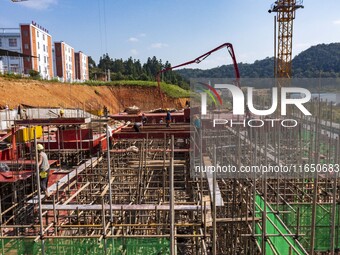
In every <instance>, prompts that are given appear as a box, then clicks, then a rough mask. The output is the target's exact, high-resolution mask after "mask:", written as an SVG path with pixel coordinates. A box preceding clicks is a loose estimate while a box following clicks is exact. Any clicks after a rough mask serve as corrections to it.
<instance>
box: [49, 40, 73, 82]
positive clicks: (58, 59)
mask: <svg viewBox="0 0 340 255" xmlns="http://www.w3.org/2000/svg"><path fill="white" fill-rule="evenodd" d="M54 63H55V64H54V67H55V75H56V76H57V77H58V78H59V79H61V80H62V81H64V82H73V81H74V80H75V75H76V74H75V56H74V49H73V48H72V47H71V46H70V45H68V44H66V43H65V42H63V41H61V42H54Z"/></svg>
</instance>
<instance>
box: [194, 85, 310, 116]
mask: <svg viewBox="0 0 340 255" xmlns="http://www.w3.org/2000/svg"><path fill="white" fill-rule="evenodd" d="M200 84H202V85H205V86H207V87H208V89H209V90H210V91H212V92H213V93H214V94H215V95H216V97H217V98H218V99H219V102H220V104H221V105H222V99H221V97H220V95H219V94H218V92H217V91H216V89H228V90H229V91H230V92H231V94H232V98H233V114H234V115H245V114H246V113H245V105H247V106H248V109H249V111H250V112H251V113H253V114H255V115H259V116H265V115H270V114H273V113H274V112H275V111H276V109H277V106H278V100H279V98H278V97H279V92H281V93H280V94H281V98H280V100H281V104H280V105H281V115H283V116H285V115H287V105H295V106H296V107H297V108H298V109H299V110H300V111H301V112H302V113H303V114H304V115H306V116H310V115H312V114H311V113H310V112H309V111H308V110H307V109H306V108H305V107H304V106H303V104H304V103H307V102H309V101H310V100H311V98H312V95H311V93H310V91H309V90H307V89H304V88H298V87H282V88H281V89H280V90H279V88H272V105H271V107H270V108H269V109H266V110H258V109H256V108H255V107H254V103H253V94H254V93H253V88H252V87H247V102H245V96H244V93H243V91H242V90H241V89H240V88H239V87H237V86H235V85H231V84H216V85H215V88H213V87H212V86H210V85H207V84H204V83H200ZM200 94H201V113H202V115H206V114H207V93H206V92H201V93H200ZM290 94H299V95H304V97H302V98H289V95H290Z"/></svg>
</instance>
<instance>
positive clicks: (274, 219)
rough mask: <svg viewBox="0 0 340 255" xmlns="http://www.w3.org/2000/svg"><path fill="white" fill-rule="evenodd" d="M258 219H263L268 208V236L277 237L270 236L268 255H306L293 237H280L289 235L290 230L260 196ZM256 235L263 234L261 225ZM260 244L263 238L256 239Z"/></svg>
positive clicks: (257, 200)
mask: <svg viewBox="0 0 340 255" xmlns="http://www.w3.org/2000/svg"><path fill="white" fill-rule="evenodd" d="M256 207H257V208H256V211H257V213H256V217H259V218H261V217H262V211H263V210H264V209H265V208H266V211H267V220H266V234H267V235H271V234H275V235H277V236H268V238H267V242H266V254H267V255H271V254H292V255H297V254H298V255H300V254H306V253H305V252H304V251H303V250H302V249H301V248H300V246H299V245H298V244H297V242H296V241H295V240H294V238H293V237H292V236H285V237H283V236H282V235H280V232H281V233H282V234H288V233H289V232H288V230H287V229H286V228H285V226H284V225H283V224H282V223H281V222H280V220H279V218H278V216H277V215H276V214H274V213H273V211H272V209H271V208H270V207H269V206H267V205H266V204H265V202H264V200H263V198H262V197H261V196H259V195H257V196H256ZM255 232H256V234H262V229H261V225H259V224H257V225H256V229H255ZM256 239H257V241H258V243H259V244H260V246H261V243H262V237H257V238H256Z"/></svg>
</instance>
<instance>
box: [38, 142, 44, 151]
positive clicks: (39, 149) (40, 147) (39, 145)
mask: <svg viewBox="0 0 340 255" xmlns="http://www.w3.org/2000/svg"><path fill="white" fill-rule="evenodd" d="M37 149H38V151H42V150H43V149H44V146H43V145H42V144H40V143H38V145H37Z"/></svg>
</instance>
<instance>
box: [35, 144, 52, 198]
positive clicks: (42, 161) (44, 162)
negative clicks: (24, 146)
mask: <svg viewBox="0 0 340 255" xmlns="http://www.w3.org/2000/svg"><path fill="white" fill-rule="evenodd" d="M37 150H38V154H39V160H38V167H39V176H40V188H41V191H42V192H43V193H45V195H46V196H47V197H49V194H48V190H47V185H48V177H49V173H50V164H49V163H48V158H47V155H46V153H45V152H44V146H43V145H42V144H40V143H39V144H38V145H37Z"/></svg>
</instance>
